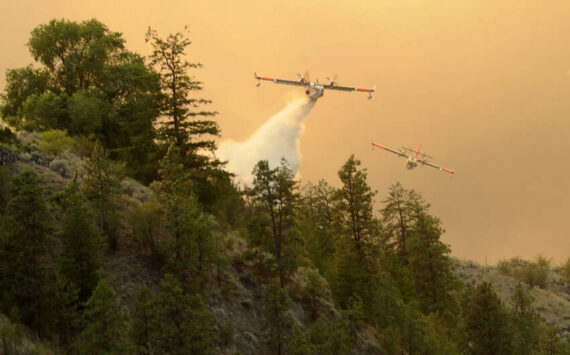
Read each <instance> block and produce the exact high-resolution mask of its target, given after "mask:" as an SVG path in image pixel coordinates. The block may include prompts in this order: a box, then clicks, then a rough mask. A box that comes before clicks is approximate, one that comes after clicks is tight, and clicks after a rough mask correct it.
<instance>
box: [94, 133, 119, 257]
mask: <svg viewBox="0 0 570 355" xmlns="http://www.w3.org/2000/svg"><path fill="white" fill-rule="evenodd" d="M118 170H119V169H118V167H117V166H116V165H114V163H113V162H111V161H110V160H109V159H108V153H107V152H106V151H105V148H104V147H103V146H102V145H101V144H100V143H99V142H98V141H97V142H96V143H95V147H94V148H93V154H92V155H91V159H89V161H88V163H87V166H86V171H87V179H86V181H85V195H86V196H87V197H88V198H89V200H90V201H91V202H92V203H93V208H94V210H95V215H96V220H97V226H98V227H99V230H100V232H101V233H102V234H103V235H104V236H105V237H106V240H107V244H108V246H109V248H110V249H111V250H116V249H117V248H118V243H119V229H120V223H121V222H120V215H119V210H118V206H117V200H118V198H119V195H120V185H119V178H118V177H117V175H118V172H119V171H118Z"/></svg>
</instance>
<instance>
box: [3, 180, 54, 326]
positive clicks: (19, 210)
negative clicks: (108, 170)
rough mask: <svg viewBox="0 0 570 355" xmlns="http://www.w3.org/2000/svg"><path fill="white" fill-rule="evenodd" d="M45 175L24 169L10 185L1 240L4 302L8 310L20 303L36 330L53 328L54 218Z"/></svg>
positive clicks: (25, 321) (28, 321) (18, 305)
mask: <svg viewBox="0 0 570 355" xmlns="http://www.w3.org/2000/svg"><path fill="white" fill-rule="evenodd" d="M40 182H41V177H40V176H38V175H37V174H36V173H35V172H33V171H32V170H24V171H22V172H21V173H20V174H19V175H18V176H17V177H15V178H14V179H13V180H12V182H11V185H10V194H11V196H12V198H11V200H10V201H9V202H8V205H7V207H6V212H5V216H4V220H3V223H2V231H3V233H2V234H3V235H1V236H2V239H1V240H0V276H1V279H2V281H1V286H2V298H3V300H2V304H3V307H4V311H5V312H7V311H8V310H9V309H10V308H11V307H12V306H17V308H18V309H19V312H20V314H21V319H22V321H23V322H24V323H25V324H26V325H28V326H31V327H33V328H35V329H41V328H45V327H49V320H50V316H49V309H48V308H49V304H50V303H51V302H52V301H53V293H51V292H50V278H51V275H52V270H50V268H49V267H48V265H50V264H51V250H52V247H53V238H52V237H51V217H50V214H49V212H48V206H47V204H46V202H45V200H44V196H43V194H44V192H43V188H42V186H41V185H40Z"/></svg>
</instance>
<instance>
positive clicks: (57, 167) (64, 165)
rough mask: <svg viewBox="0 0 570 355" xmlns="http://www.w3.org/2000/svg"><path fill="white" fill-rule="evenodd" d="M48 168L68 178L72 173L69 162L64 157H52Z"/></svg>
mask: <svg viewBox="0 0 570 355" xmlns="http://www.w3.org/2000/svg"><path fill="white" fill-rule="evenodd" d="M49 168H50V169H51V170H53V171H55V172H57V173H58V174H59V175H61V176H63V177H66V178H70V177H71V176H72V175H73V169H72V168H71V164H69V162H68V161H67V160H65V159H54V160H52V161H51V163H49Z"/></svg>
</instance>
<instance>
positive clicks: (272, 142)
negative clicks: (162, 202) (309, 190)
mask: <svg viewBox="0 0 570 355" xmlns="http://www.w3.org/2000/svg"><path fill="white" fill-rule="evenodd" d="M314 105H315V101H313V100H310V99H308V98H301V99H297V100H295V101H293V102H291V103H289V104H288V105H287V106H286V107H285V108H284V109H283V110H281V111H279V112H278V113H277V114H275V115H273V116H272V117H271V118H269V120H267V122H265V123H264V124H263V125H262V126H261V127H260V128H259V129H258V130H257V131H256V132H255V133H254V134H253V135H251V137H249V139H247V140H246V141H244V142H236V141H234V140H231V139H227V140H224V141H222V142H221V143H220V147H219V149H218V151H217V155H218V157H219V158H220V159H222V160H228V164H227V169H228V170H229V171H231V172H233V173H234V174H236V175H237V177H238V179H239V180H241V182H243V183H246V184H250V183H251V182H252V181H253V177H252V175H251V172H252V170H253V167H254V166H255V164H256V163H257V162H258V161H260V160H268V161H269V166H271V167H276V166H278V165H279V163H280V160H281V158H282V157H284V158H285V159H287V161H288V162H289V164H290V167H291V169H292V170H293V171H294V172H297V171H298V169H299V167H300V166H301V146H300V145H301V142H300V139H301V136H302V135H303V132H304V131H305V118H306V117H307V115H308V114H309V113H310V112H311V109H312V108H313V106H314Z"/></svg>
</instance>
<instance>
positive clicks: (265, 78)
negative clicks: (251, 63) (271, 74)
mask: <svg viewBox="0 0 570 355" xmlns="http://www.w3.org/2000/svg"><path fill="white" fill-rule="evenodd" d="M259 79H261V80H270V81H275V79H273V78H268V77H266V76H260V77H259Z"/></svg>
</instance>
